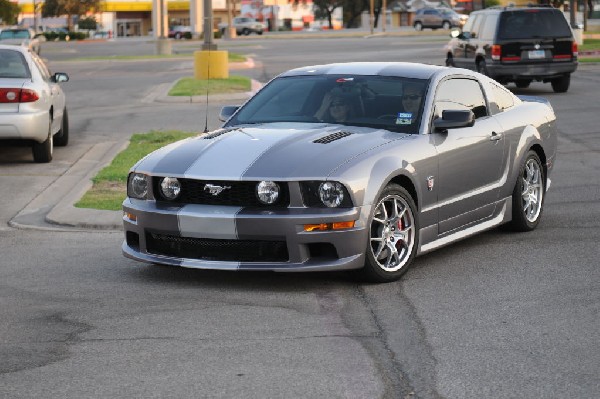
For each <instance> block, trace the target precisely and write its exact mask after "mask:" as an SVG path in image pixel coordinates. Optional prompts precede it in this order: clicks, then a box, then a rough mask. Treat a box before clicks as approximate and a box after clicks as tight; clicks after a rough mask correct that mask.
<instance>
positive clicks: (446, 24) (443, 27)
mask: <svg viewBox="0 0 600 399" xmlns="http://www.w3.org/2000/svg"><path fill="white" fill-rule="evenodd" d="M450 27H451V26H450V22H448V21H444V23H442V29H446V30H448V29H450Z"/></svg>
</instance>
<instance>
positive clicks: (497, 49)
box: [492, 44, 502, 61]
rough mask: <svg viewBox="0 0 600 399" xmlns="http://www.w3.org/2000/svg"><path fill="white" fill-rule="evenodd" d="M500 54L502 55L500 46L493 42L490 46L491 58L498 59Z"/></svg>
mask: <svg viewBox="0 0 600 399" xmlns="http://www.w3.org/2000/svg"><path fill="white" fill-rule="evenodd" d="M500 55H502V46H501V45H499V44H494V45H493V46H492V59H493V60H495V61H499V60H500Z"/></svg>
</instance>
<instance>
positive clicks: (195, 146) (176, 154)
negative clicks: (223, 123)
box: [152, 137, 218, 175]
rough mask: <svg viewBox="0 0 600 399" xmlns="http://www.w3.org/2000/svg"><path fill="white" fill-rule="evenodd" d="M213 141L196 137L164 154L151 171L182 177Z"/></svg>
mask: <svg viewBox="0 0 600 399" xmlns="http://www.w3.org/2000/svg"><path fill="white" fill-rule="evenodd" d="M217 140H218V139H215V140H204V139H203V138H202V137H196V138H194V139H192V140H190V141H188V142H186V143H185V144H183V145H180V146H179V147H177V148H175V149H173V150H172V151H170V152H169V153H168V154H166V155H165V156H164V157H163V158H162V159H161V160H160V161H158V163H157V164H156V166H155V167H154V169H153V170H152V173H153V174H169V175H183V174H184V173H185V172H186V171H187V170H188V169H189V168H190V166H192V165H193V164H194V162H196V160H197V159H198V157H199V156H200V154H201V153H202V152H203V151H204V150H205V149H206V148H207V147H209V146H210V145H211V144H212V143H214V142H215V141H217Z"/></svg>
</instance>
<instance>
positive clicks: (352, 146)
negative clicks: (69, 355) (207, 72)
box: [122, 62, 557, 282]
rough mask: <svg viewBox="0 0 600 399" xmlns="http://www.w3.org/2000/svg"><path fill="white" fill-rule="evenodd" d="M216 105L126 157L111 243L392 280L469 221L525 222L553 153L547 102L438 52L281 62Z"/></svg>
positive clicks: (174, 257) (148, 255)
mask: <svg viewBox="0 0 600 399" xmlns="http://www.w3.org/2000/svg"><path fill="white" fill-rule="evenodd" d="M220 117H221V120H223V121H224V122H225V123H224V125H223V127H222V128H220V129H218V130H216V131H213V132H210V133H208V134H200V135H198V136H196V137H193V138H190V139H186V140H183V141H179V142H176V143H174V144H171V145H168V146H166V147H163V148H161V149H159V150H157V151H156V152H154V153H152V154H150V155H149V156H147V157H145V158H143V159H142V160H140V161H139V162H138V163H137V164H136V165H134V166H133V167H132V169H131V171H130V173H129V177H128V183H127V198H126V199H125V201H124V203H123V210H124V216H123V221H124V230H125V240H124V242H123V246H122V249H123V253H124V255H125V256H127V257H129V258H132V259H136V260H139V261H144V262H149V263H159V264H166V265H174V266H183V267H189V268H199V269H219V270H271V271H279V272H292V271H317V270H319V271H323V270H354V271H355V272H356V273H357V274H359V275H360V276H361V277H362V278H363V279H365V280H368V281H373V282H388V281H393V280H396V279H398V278H399V277H400V276H401V275H402V274H403V273H405V272H406V270H407V269H408V268H409V266H410V265H411V263H412V261H413V259H414V258H415V257H416V256H418V255H420V254H424V253H426V252H429V251H432V250H434V249H436V248H439V247H442V246H444V245H447V244H450V243H452V242H455V241H457V240H460V239H464V238H465V237H469V236H471V235H473V234H476V233H479V232H482V231H484V230H487V229H491V228H493V227H495V226H499V225H501V224H509V225H510V227H512V228H513V229H514V230H517V231H530V230H533V229H535V228H536V226H537V225H538V223H539V222H540V218H541V215H542V208H543V204H544V198H545V193H546V191H547V189H548V187H549V186H550V180H549V178H548V176H549V175H550V172H551V170H552V166H553V163H554V159H555V155H556V141H557V128H556V116H555V114H554V111H553V109H552V106H551V105H550V103H549V102H548V101H547V100H545V99H543V98H539V97H524V96H521V97H517V96H515V95H513V94H512V93H511V92H510V91H508V90H507V89H505V88H504V87H503V86H502V85H500V84H498V83H497V82H495V81H493V80H491V79H490V78H488V77H486V76H484V75H481V74H479V73H477V72H473V71H469V70H466V69H459V68H448V67H442V66H433V65H424V64H414V63H377V62H373V63H341V64H330V65H317V66H309V67H303V68H298V69H293V70H290V71H287V72H285V73H283V74H281V75H279V76H278V77H276V78H275V79H273V80H271V81H270V82H269V83H268V84H266V85H265V86H264V87H263V88H262V89H261V90H260V91H259V92H258V93H256V94H255V95H254V96H253V97H251V98H250V99H249V100H248V101H247V102H246V103H245V104H244V105H242V106H227V107H224V108H223V109H222V111H221V115H220Z"/></svg>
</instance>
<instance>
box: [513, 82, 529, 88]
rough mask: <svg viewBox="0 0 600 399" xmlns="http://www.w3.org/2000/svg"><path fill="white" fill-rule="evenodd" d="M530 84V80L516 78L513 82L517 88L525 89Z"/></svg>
mask: <svg viewBox="0 0 600 399" xmlns="http://www.w3.org/2000/svg"><path fill="white" fill-rule="evenodd" d="M530 84H531V80H517V81H516V82H515V85H516V86H517V87H518V88H519V89H526V88H528V87H529V85H530Z"/></svg>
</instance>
